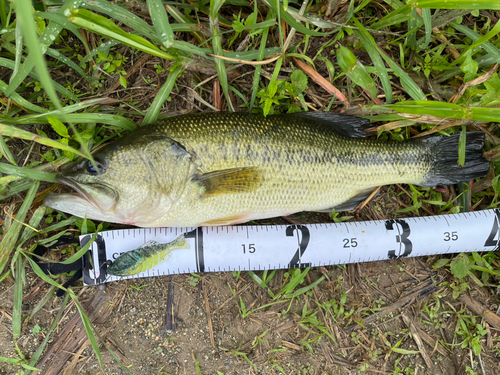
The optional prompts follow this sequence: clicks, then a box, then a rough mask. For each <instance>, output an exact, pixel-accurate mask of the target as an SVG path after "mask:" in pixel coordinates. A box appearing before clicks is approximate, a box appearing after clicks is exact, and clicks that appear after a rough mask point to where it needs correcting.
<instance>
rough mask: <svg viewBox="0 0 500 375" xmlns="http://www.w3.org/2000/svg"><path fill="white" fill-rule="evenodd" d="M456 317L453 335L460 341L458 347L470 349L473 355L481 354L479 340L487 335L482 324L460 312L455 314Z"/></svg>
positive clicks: (473, 317)
mask: <svg viewBox="0 0 500 375" xmlns="http://www.w3.org/2000/svg"><path fill="white" fill-rule="evenodd" d="M457 317H458V323H457V329H456V330H455V334H456V335H457V336H460V338H461V339H462V342H461V343H460V346H461V347H462V348H467V347H470V348H471V349H472V350H473V351H474V354H475V355H479V354H481V350H482V348H481V344H480V340H481V339H482V338H483V337H484V336H486V334H487V331H486V327H485V325H484V322H483V323H478V322H477V318H476V317H475V316H471V315H463V314H461V312H458V313H457Z"/></svg>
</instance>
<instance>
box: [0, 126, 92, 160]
mask: <svg viewBox="0 0 500 375" xmlns="http://www.w3.org/2000/svg"><path fill="white" fill-rule="evenodd" d="M0 134H1V135H5V136H7V137H13V138H20V139H24V140H26V141H34V142H37V143H40V144H42V145H45V146H49V147H54V148H58V149H60V150H63V151H69V152H72V153H73V154H75V155H78V156H82V157H84V158H87V156H86V155H85V154H82V153H81V152H80V151H78V150H76V149H74V148H73V147H71V146H68V145H65V144H63V143H60V142H57V141H54V140H53V139H49V138H46V137H42V136H41V135H38V134H33V133H30V132H28V131H26V130H22V129H19V128H16V127H15V126H9V125H4V124H0Z"/></svg>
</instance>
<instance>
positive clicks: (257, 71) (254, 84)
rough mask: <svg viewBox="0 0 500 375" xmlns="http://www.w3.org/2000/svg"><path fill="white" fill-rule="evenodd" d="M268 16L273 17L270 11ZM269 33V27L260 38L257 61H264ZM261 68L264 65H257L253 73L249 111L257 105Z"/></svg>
mask: <svg viewBox="0 0 500 375" xmlns="http://www.w3.org/2000/svg"><path fill="white" fill-rule="evenodd" d="M267 17H268V18H269V17H271V14H270V13H268V15H267ZM268 35H269V28H267V29H265V30H264V32H263V33H262V38H261V40H260V46H259V54H258V56H257V61H262V60H263V59H264V54H265V51H266V44H267V36H268ZM261 70H262V65H257V66H256V67H255V73H254V75H253V82H252V96H251V98H250V104H249V107H248V111H249V112H252V110H253V107H254V105H255V98H256V97H257V91H258V90H259V82H260V71H261Z"/></svg>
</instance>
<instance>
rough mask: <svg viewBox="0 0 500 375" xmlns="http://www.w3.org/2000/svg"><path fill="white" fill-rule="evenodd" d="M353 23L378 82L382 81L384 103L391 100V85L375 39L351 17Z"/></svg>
mask: <svg viewBox="0 0 500 375" xmlns="http://www.w3.org/2000/svg"><path fill="white" fill-rule="evenodd" d="M352 20H353V21H354V24H355V25H356V26H357V27H358V29H359V30H353V31H354V33H355V34H356V36H357V37H358V38H359V40H360V41H361V44H363V47H365V49H366V52H368V54H369V55H370V58H371V59H372V61H373V66H374V67H375V69H376V70H377V73H378V76H379V78H380V82H381V83H382V87H383V88H384V94H385V101H386V103H390V102H392V86H391V80H390V79H389V74H388V73H387V69H386V68H385V65H384V61H383V60H382V58H381V57H380V54H379V53H378V49H377V43H376V42H375V39H373V37H372V36H371V35H370V34H369V33H368V31H366V29H365V27H364V26H363V24H362V23H361V22H359V21H358V20H357V19H356V18H353V19H352Z"/></svg>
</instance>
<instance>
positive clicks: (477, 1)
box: [408, 0, 500, 10]
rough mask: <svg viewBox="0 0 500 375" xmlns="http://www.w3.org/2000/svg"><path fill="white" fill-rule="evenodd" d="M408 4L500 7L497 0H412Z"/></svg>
mask: <svg viewBox="0 0 500 375" xmlns="http://www.w3.org/2000/svg"><path fill="white" fill-rule="evenodd" d="M408 5H410V6H415V7H417V8H430V9H487V10H491V9H500V2H498V1H497V0H474V1H471V0H446V1H443V0H410V1H409V2H408Z"/></svg>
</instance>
